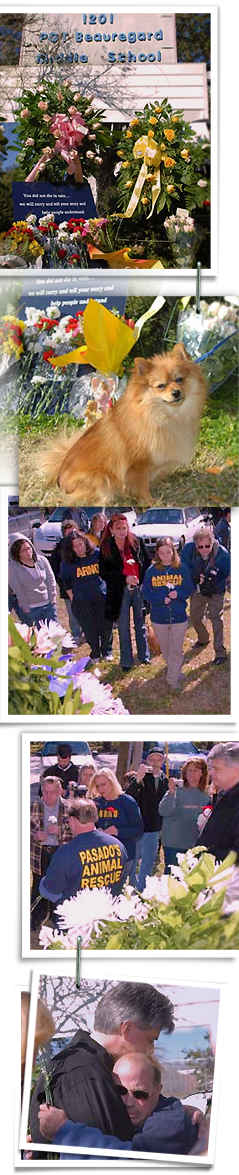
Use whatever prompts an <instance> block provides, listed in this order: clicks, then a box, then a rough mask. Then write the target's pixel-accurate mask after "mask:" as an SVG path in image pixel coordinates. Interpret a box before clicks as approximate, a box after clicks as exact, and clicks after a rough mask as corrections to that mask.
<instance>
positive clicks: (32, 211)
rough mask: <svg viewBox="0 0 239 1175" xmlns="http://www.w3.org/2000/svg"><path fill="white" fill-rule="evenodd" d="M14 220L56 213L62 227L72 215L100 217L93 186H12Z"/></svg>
mask: <svg viewBox="0 0 239 1175" xmlns="http://www.w3.org/2000/svg"><path fill="white" fill-rule="evenodd" d="M12 198H13V212H14V220H25V219H26V216H31V215H33V216H37V219H38V220H39V217H40V216H45V215H46V213H47V212H52V213H53V215H54V220H55V221H56V223H57V224H59V223H60V222H61V221H63V220H70V218H71V217H72V216H76V217H78V216H84V218H85V220H88V219H89V217H90V216H97V212H96V206H95V201H94V199H93V196H92V191H91V188H90V185H89V184H59V185H57V184H47V183H30V184H27V183H26V182H25V183H20V181H16V180H14V182H13V184H12Z"/></svg>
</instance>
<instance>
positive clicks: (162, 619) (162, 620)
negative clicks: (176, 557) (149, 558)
mask: <svg viewBox="0 0 239 1175" xmlns="http://www.w3.org/2000/svg"><path fill="white" fill-rule="evenodd" d="M170 587H171V591H176V592H177V597H176V600H170V604H165V597H167V596H168V595H169V590H170ZM192 592H193V581H192V578H191V574H190V571H189V570H188V568H187V567H184V566H183V565H182V564H181V563H180V564H179V567H172V565H171V564H170V566H169V567H160V568H159V567H156V564H155V563H152V565H151V567H148V571H146V575H145V577H144V582H143V588H142V593H143V598H144V600H147V603H148V604H150V616H151V620H152V622H153V623H155V624H183V623H184V621H185V620H186V619H187V613H186V603H187V599H188V597H189V596H190V595H191V594H192Z"/></svg>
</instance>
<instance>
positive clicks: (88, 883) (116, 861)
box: [39, 829, 127, 904]
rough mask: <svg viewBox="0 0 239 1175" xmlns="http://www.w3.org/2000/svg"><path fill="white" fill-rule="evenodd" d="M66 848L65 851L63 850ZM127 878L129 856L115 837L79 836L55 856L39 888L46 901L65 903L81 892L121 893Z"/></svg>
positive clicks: (84, 834) (54, 854) (101, 834)
mask: <svg viewBox="0 0 239 1175" xmlns="http://www.w3.org/2000/svg"><path fill="white" fill-rule="evenodd" d="M65 849H66V852H65V851H64V850H65ZM126 877H127V853H126V850H125V847H124V845H123V844H121V842H120V840H117V838H116V836H110V835H109V833H107V832H99V831H98V829H94V831H92V832H86V833H84V832H83V833H81V832H80V833H79V834H78V836H74V837H73V838H72V840H70V841H68V844H65V845H61V847H60V848H59V849H56V852H55V853H53V855H52V857H51V860H50V864H49V865H48V869H47V872H46V875H45V877H43V878H42V880H41V881H40V885H39V891H40V893H41V895H42V897H43V898H47V900H48V901H50V902H55V904H57V903H58V902H64V901H65V900H66V898H72V897H74V895H75V894H77V893H78V891H79V890H83V889H102V887H103V886H105V887H106V888H107V889H110V890H111V893H112V894H118V893H121V890H122V887H123V885H124V882H125V880H126Z"/></svg>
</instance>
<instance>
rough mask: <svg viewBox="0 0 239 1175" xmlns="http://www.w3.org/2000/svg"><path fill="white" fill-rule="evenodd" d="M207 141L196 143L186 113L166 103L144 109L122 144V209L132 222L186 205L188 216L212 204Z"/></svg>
mask: <svg viewBox="0 0 239 1175" xmlns="http://www.w3.org/2000/svg"><path fill="white" fill-rule="evenodd" d="M209 152H210V146H209V143H208V140H207V139H197V137H196V135H195V133H194V131H193V130H192V129H191V127H190V125H189V123H188V122H185V119H184V117H183V112H182V111H180V110H179V111H177V114H175V113H174V112H173V109H172V106H171V105H170V103H169V102H168V101H167V98H163V99H162V101H160V102H154V103H149V104H146V106H145V107H144V110H142V111H138V112H137V115H135V117H134V118H132V119H131V122H130V123H129V124H128V126H127V127H123V137H122V140H121V141H120V144H119V150H118V157H119V159H120V162H121V166H120V170H119V174H118V187H119V205H120V207H121V208H122V214H123V215H124V216H125V217H126V218H128V217H140V216H142V215H144V216H146V217H150V216H152V214H153V212H154V210H155V212H157V213H159V212H161V211H162V209H163V208H165V207H166V208H167V209H168V211H171V209H172V210H173V209H174V208H175V206H176V205H178V204H183V206H184V207H185V209H186V210H187V212H190V211H191V210H192V209H193V208H196V207H199V208H201V207H202V205H203V204H204V203H205V201H206V200H207V201H208V200H209V199H210V185H209V182H208V179H207V177H206V174H205V171H206V168H205V165H206V163H207V162H208V160H209Z"/></svg>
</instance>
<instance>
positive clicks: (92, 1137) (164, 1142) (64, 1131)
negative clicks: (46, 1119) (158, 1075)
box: [54, 1094, 198, 1159]
mask: <svg viewBox="0 0 239 1175" xmlns="http://www.w3.org/2000/svg"><path fill="white" fill-rule="evenodd" d="M197 1138H198V1125H197V1123H195V1124H194V1123H193V1122H192V1120H191V1117H190V1115H189V1114H187V1109H186V1107H185V1106H183V1105H182V1102H180V1101H179V1099H178V1098H174V1097H163V1095H162V1094H160V1097H159V1099H158V1102H157V1106H156V1109H155V1110H154V1111H153V1113H152V1114H150V1117H149V1118H146V1122H144V1123H143V1125H142V1126H137V1127H136V1128H135V1134H134V1137H133V1139H132V1142H123V1143H122V1142H121V1139H120V1138H116V1137H111V1136H110V1135H108V1134H107V1135H105V1134H103V1133H102V1132H101V1130H96V1129H95V1128H94V1127H93V1128H92V1126H83V1125H82V1124H81V1125H80V1124H79V1123H78V1122H77V1123H75V1122H70V1121H68V1122H64V1124H63V1126H60V1128H59V1130H58V1131H57V1134H56V1135H55V1138H54V1144H55V1145H57V1146H60V1145H61V1146H75V1147H77V1146H79V1147H84V1146H86V1147H90V1148H92V1149H94V1147H98V1148H99V1149H102V1148H104V1147H105V1148H106V1149H107V1150H116V1149H117V1150H122V1151H123V1150H126V1151H129V1150H130V1151H132V1150H133V1151H146V1152H149V1153H150V1152H151V1154H152V1153H153V1154H158V1155H160V1154H163V1155H167V1154H168V1155H170V1154H172V1155H188V1154H189V1151H191V1150H192V1147H193V1146H195V1143H196V1142H197ZM88 1157H90V1156H88ZM61 1158H62V1159H67V1158H68V1159H70V1158H71V1159H74V1155H70V1154H68V1155H67V1154H64V1152H62V1155H61ZM75 1158H77V1156H75Z"/></svg>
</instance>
